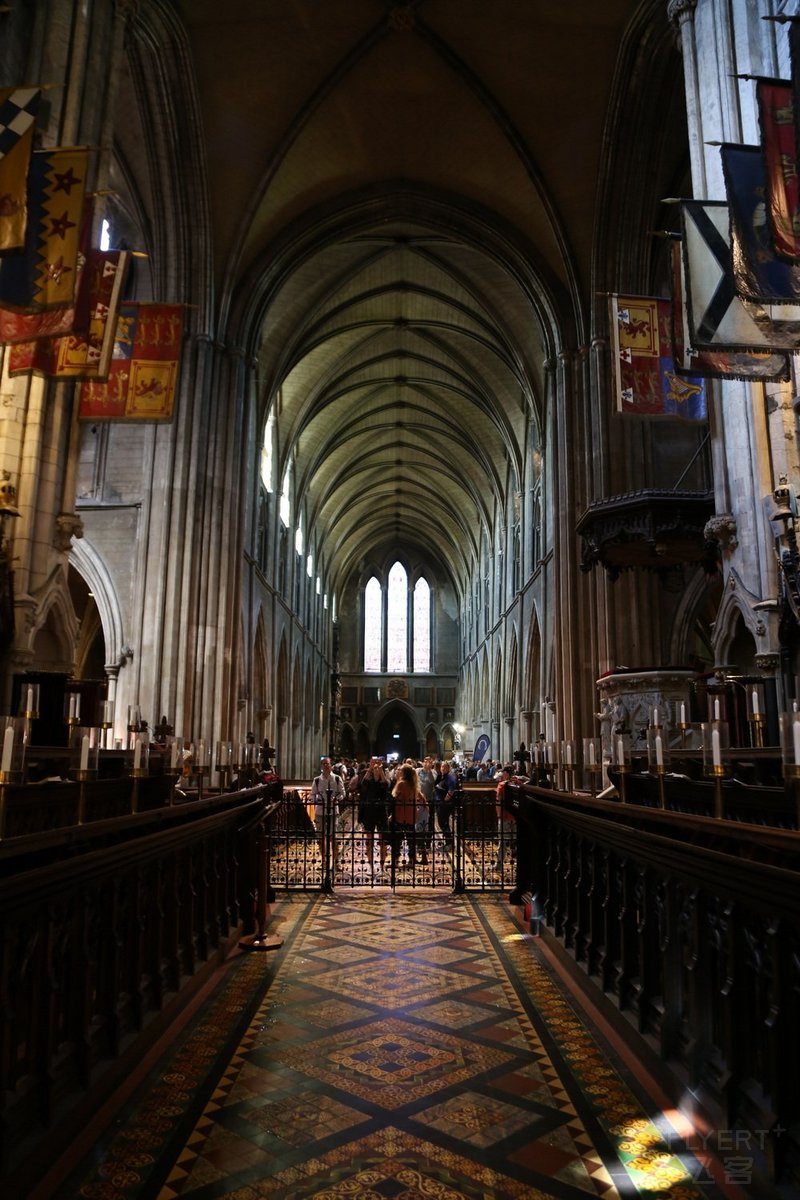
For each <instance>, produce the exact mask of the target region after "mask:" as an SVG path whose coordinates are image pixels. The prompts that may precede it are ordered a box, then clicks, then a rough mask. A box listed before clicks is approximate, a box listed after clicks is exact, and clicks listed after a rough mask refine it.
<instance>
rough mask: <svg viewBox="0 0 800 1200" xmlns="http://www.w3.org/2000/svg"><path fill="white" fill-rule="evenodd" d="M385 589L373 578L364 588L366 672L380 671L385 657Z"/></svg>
mask: <svg viewBox="0 0 800 1200" xmlns="http://www.w3.org/2000/svg"><path fill="white" fill-rule="evenodd" d="M382 651H383V588H382V587H381V585H380V583H379V582H378V580H377V579H376V578H375V576H374V575H373V576H372V579H370V581H369V583H368V584H367V586H366V587H365V588H364V670H365V671H380V669H381V659H382V657H383V654H382Z"/></svg>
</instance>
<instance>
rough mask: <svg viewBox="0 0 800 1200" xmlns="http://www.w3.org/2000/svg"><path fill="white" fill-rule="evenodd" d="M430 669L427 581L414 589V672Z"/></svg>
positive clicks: (429, 598)
mask: <svg viewBox="0 0 800 1200" xmlns="http://www.w3.org/2000/svg"><path fill="white" fill-rule="evenodd" d="M430 669H431V589H430V587H429V585H428V581H427V579H418V580H417V583H416V587H415V588H414V670H415V671H430Z"/></svg>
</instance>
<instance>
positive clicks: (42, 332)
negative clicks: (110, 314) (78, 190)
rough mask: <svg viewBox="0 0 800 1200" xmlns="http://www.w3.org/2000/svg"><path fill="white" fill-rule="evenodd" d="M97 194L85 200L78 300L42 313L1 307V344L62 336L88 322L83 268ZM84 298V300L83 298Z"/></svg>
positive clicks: (77, 284) (77, 285)
mask: <svg viewBox="0 0 800 1200" xmlns="http://www.w3.org/2000/svg"><path fill="white" fill-rule="evenodd" d="M93 216H94V196H87V197H86V199H85V200H84V203H83V215H82V217H81V236H80V246H79V249H78V259H77V263H76V266H75V279H76V283H75V299H74V301H73V303H72V304H70V305H65V306H64V307H63V308H45V309H43V310H42V311H41V312H36V313H25V312H17V311H16V310H15V309H12V308H2V307H0V343H3V344H4V345H6V346H10V345H13V344H14V343H15V342H31V341H33V340H34V339H37V338H52V337H61V336H62V335H63V334H65V333H71V332H72V331H73V330H76V329H81V330H85V329H87V328H88V324H89V307H88V297H87V296H86V292H87V288H86V287H85V286H84V284H85V283H86V278H87V277H86V274H85V271H84V268H85V266H86V260H87V258H88V257H89V253H90V248H91V244H92V220H93ZM82 297H83V300H82V299H81V298H82Z"/></svg>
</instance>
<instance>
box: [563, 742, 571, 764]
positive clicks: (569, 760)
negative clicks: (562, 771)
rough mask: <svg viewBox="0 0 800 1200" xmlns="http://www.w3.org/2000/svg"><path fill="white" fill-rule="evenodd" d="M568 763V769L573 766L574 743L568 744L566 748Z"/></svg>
mask: <svg viewBox="0 0 800 1200" xmlns="http://www.w3.org/2000/svg"><path fill="white" fill-rule="evenodd" d="M564 751H565V755H564V757H565V758H566V763H567V766H568V767H571V766H572V742H567V743H566V744H565V746H564Z"/></svg>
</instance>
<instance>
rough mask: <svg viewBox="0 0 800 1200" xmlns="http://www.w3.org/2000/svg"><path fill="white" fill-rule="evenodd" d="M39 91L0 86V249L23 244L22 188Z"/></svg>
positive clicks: (24, 189)
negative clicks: (0, 87)
mask: <svg viewBox="0 0 800 1200" xmlns="http://www.w3.org/2000/svg"><path fill="white" fill-rule="evenodd" d="M41 99H42V90H41V88H38V87H32V88H2V89H0V251H5V250H19V249H20V248H21V247H22V246H24V244H25V230H26V225H27V212H28V208H27V204H26V187H27V181H28V168H29V166H30V159H31V149H32V147H33V133H34V129H35V127H36V117H37V114H38V112H39V104H40V101H41Z"/></svg>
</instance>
